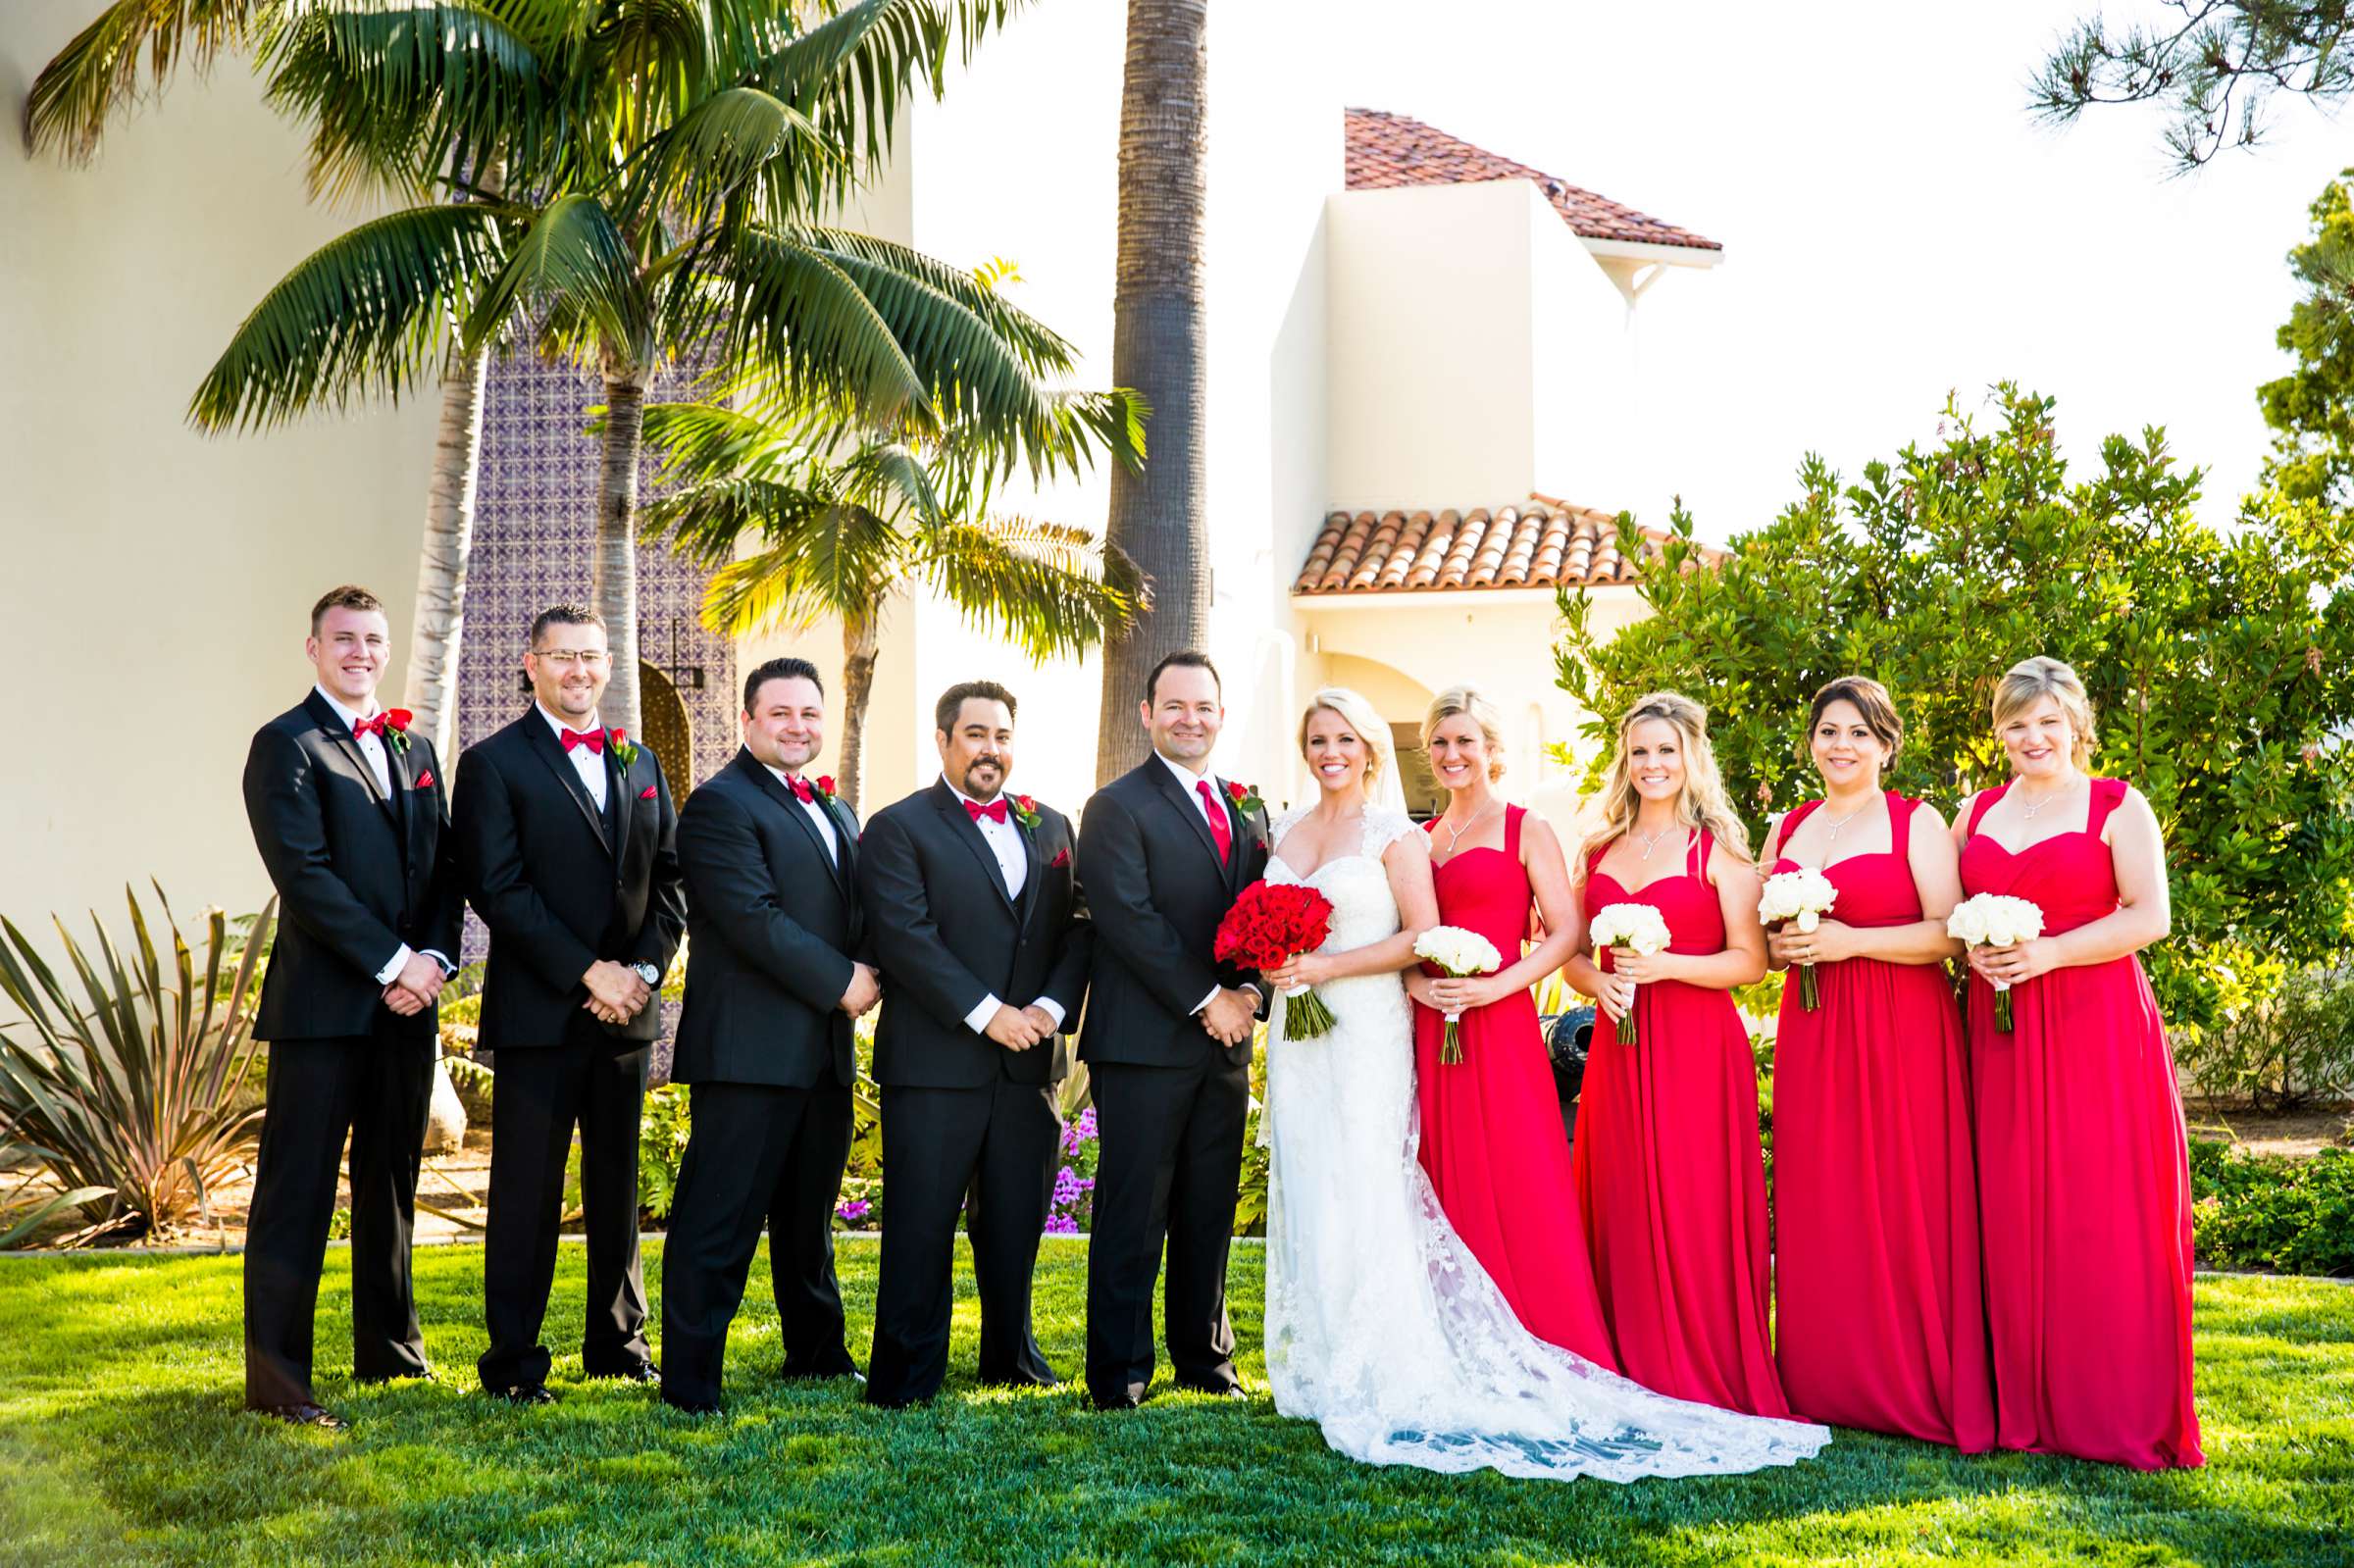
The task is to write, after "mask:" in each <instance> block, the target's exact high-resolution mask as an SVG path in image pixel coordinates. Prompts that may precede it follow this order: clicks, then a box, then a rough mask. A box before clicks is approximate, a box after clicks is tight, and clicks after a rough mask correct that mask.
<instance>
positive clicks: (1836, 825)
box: [1822, 800, 1871, 859]
mask: <svg viewBox="0 0 2354 1568" xmlns="http://www.w3.org/2000/svg"><path fill="white" fill-rule="evenodd" d="M1870 804H1871V802H1870V801H1868V800H1867V801H1865V802H1864V805H1862V806H1858V807H1857V808H1856V809H1855V810H1853V811H1851V812H1849V813H1848V814H1847V815H1846V816H1844V817H1841V818H1839V819H1838V820H1836V821H1826V822H1824V823H1823V825H1822V826H1823V828H1824V830H1825V832H1824V834H1823V839H1822V847H1823V849H1824V851H1825V858H1826V859H1827V858H1828V851H1829V850H1830V847H1831V845H1832V844H1833V843H1835V842H1837V841H1838V838H1839V830H1840V829H1842V828H1844V827H1846V826H1847V825H1848V824H1849V823H1851V822H1853V821H1855V820H1856V819H1857V818H1858V817H1860V816H1862V815H1863V814H1864V810H1865V807H1866V806H1869V805H1870Z"/></svg>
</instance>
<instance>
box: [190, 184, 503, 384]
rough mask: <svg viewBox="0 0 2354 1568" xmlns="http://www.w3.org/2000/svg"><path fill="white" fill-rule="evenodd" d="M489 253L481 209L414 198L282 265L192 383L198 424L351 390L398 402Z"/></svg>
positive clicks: (432, 355) (442, 345)
mask: <svg viewBox="0 0 2354 1568" xmlns="http://www.w3.org/2000/svg"><path fill="white" fill-rule="evenodd" d="M496 260H497V234H496V230H495V228H494V220H493V216H492V214H491V213H490V211H489V210H488V209H486V208H483V207H479V206H452V207H419V208H413V209H411V210H409V211H406V212H397V213H392V214H389V215H388V216H386V217H384V218H379V219H377V220H375V221H374V222H373V223H366V224H362V225H361V226H359V227H358V228H354V229H352V230H351V231H350V232H349V233H347V234H344V235H342V236H340V237H339V238H336V239H334V240H332V241H330V242H329V243H328V244H327V245H325V246H323V247H321V248H320V249H319V250H317V251H316V252H314V253H313V254H312V255H311V256H309V257H308V258H307V259H305V260H304V261H303V262H301V263H300V264H299V265H298V266H296V267H295V269H294V270H293V271H292V272H291V273H288V274H287V275H286V277H285V279H284V280H283V281H281V283H280V284H279V285H278V286H277V287H276V288H273V289H272V290H271V291H270V292H269V293H268V294H267V295H265V296H263V299H262V302H261V303H260V304H259V305H256V306H255V307H254V309H253V314H251V315H250V316H248V317H246V318H245V321H244V323H243V324H242V325H241V326H239V327H238V329H237V331H236V335H235V336H233V337H232V338H230V344H229V347H228V348H227V349H226V350H224V351H223V353H222V355H221V358H220V360H219V361H218V362H216V363H215V364H214V366H213V368H212V370H211V371H210V372H208V373H207V374H206V376H205V378H204V382H203V384H202V385H201V386H199V387H198V388H197V389H196V395H195V398H194V399H193V401H192V402H191V403H190V405H189V410H188V417H189V418H190V419H191V420H193V421H194V422H195V423H196V424H197V425H198V426H199V427H200V428H202V429H205V430H228V429H230V428H233V427H253V426H267V425H272V424H277V423H279V422H281V421H283V420H287V419H291V418H293V417H294V416H296V415H298V414H302V413H305V412H307V411H309V410H311V409H314V408H318V407H322V406H325V407H331V408H335V409H342V408H344V407H347V406H348V405H349V404H350V402H351V400H352V399H353V398H355V397H360V396H365V395H373V394H379V393H381V394H383V395H384V396H387V397H390V398H392V399H393V400H394V401H398V400H399V398H400V397H401V396H402V394H403V393H405V392H407V391H408V390H409V389H410V388H412V387H413V386H415V385H416V384H417V383H418V382H419V381H421V380H426V379H431V378H434V377H435V376H437V375H438V373H439V372H440V369H441V366H442V363H443V360H444V358H445V357H446V354H447V350H448V348H449V345H450V342H451V339H452V336H453V333H454V330H455V328H456V323H457V319H458V317H459V314H460V311H461V307H462V306H463V305H464V303H465V301H466V299H467V298H468V297H469V296H470V295H471V294H472V293H473V292H474V290H475V289H476V288H477V287H478V286H480V284H481V283H482V282H483V281H484V280H485V279H486V278H488V276H489V275H490V273H491V270H492V269H493V267H494V266H495V264H496Z"/></svg>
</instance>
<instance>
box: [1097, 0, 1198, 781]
mask: <svg viewBox="0 0 2354 1568" xmlns="http://www.w3.org/2000/svg"><path fill="white" fill-rule="evenodd" d="M1208 20H1209V0H1129V3H1128V56H1127V65H1126V69H1125V72H1124V74H1123V76H1122V84H1121V101H1120V219H1119V223H1120V234H1119V260H1118V274H1117V279H1116V282H1115V284H1114V287H1113V292H1112V307H1111V308H1112V335H1111V379H1112V384H1114V385H1116V386H1131V387H1134V388H1135V389H1136V390H1137V391H1139V392H1141V393H1142V394H1144V397H1145V400H1146V402H1147V404H1148V405H1150V406H1151V410H1152V424H1151V456H1150V457H1149V458H1148V459H1147V460H1146V463H1145V465H1144V468H1143V470H1142V471H1141V472H1139V473H1136V474H1131V473H1129V472H1128V471H1127V470H1126V469H1125V468H1119V467H1115V468H1114V469H1113V470H1112V474H1111V515H1110V526H1109V528H1108V529H1107V533H1108V536H1109V537H1110V540H1111V542H1112V543H1114V544H1116V545H1118V546H1119V547H1120V548H1121V549H1124V550H1126V551H1127V552H1128V554H1129V555H1130V556H1131V557H1132V558H1134V560H1135V561H1136V563H1137V565H1138V566H1139V567H1141V568H1143V569H1144V572H1145V575H1146V577H1147V578H1148V579H1149V580H1150V581H1151V584H1152V607H1151V610H1149V611H1147V612H1146V613H1145V614H1144V615H1142V616H1140V617H1139V618H1138V620H1137V624H1136V626H1135V628H1134V630H1132V631H1131V632H1129V633H1128V635H1127V636H1125V637H1123V638H1121V639H1120V640H1119V641H1117V642H1115V643H1113V644H1111V645H1110V646H1109V647H1108V648H1107V649H1105V655H1104V660H1103V703H1102V710H1101V720H1100V728H1099V730H1098V732H1097V737H1096V782H1097V783H1098V784H1108V783H1109V782H1110V781H1111V780H1112V779H1113V778H1115V777H1117V776H1118V775H1120V774H1122V773H1125V772H1126V771H1127V770H1128V769H1130V768H1132V767H1134V766H1135V765H1136V764H1137V763H1139V762H1141V761H1143V760H1144V755H1145V750H1146V745H1147V742H1146V739H1145V735H1144V733H1143V731H1142V730H1141V729H1139V727H1138V725H1137V722H1136V704H1137V702H1138V700H1139V699H1141V698H1142V697H1143V696H1144V694H1145V691H1144V685H1145V677H1146V675H1147V674H1148V673H1149V672H1150V671H1151V668H1152V666H1153V665H1155V664H1157V663H1159V662H1160V660H1161V658H1162V657H1163V656H1164V655H1166V654H1170V653H1174V652H1176V651H1177V650H1178V649H1180V648H1198V647H1200V646H1201V645H1202V644H1203V642H1204V641H1206V640H1207V636H1208V631H1209V555H1208V520H1207V515H1206V508H1207V504H1208V498H1207V490H1206V483H1205V479H1204V470H1203V376H1204V370H1205V363H1206V347H1207V331H1208V329H1207V322H1206V318H1205V315H1204V311H1203V264H1202V251H1203V206H1204V203H1205V190H1206V180H1205V166H1206V161H1207V157H1206V154H1207V146H1208V142H1207V137H1206V134H1205V132H1204V128H1203V126H1204V121H1205V119H1206V111H1207V107H1208V106H1207V93H1208V66H1209V56H1208V51H1207V47H1206V33H1207V25H1208Z"/></svg>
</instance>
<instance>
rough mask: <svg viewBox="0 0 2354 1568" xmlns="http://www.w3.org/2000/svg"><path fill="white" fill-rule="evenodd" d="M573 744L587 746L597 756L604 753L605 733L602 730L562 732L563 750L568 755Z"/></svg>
mask: <svg viewBox="0 0 2354 1568" xmlns="http://www.w3.org/2000/svg"><path fill="white" fill-rule="evenodd" d="M575 746H587V747H588V749H589V750H590V751H593V752H595V753H596V754H597V755H598V756H600V757H601V756H603V755H604V754H605V733H604V732H603V731H602V730H567V731H565V732H564V750H565V754H566V755H570V754H571V752H572V748H573V747H575Z"/></svg>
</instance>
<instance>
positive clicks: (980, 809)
mask: <svg viewBox="0 0 2354 1568" xmlns="http://www.w3.org/2000/svg"><path fill="white" fill-rule="evenodd" d="M964 814H965V815H966V816H968V817H970V818H972V819H973V821H975V822H979V821H981V820H982V819H983V818H985V817H986V818H987V819H989V820H990V821H991V822H1003V821H1004V820H1005V802H1004V801H1002V800H993V801H991V802H990V803H989V804H988V805H986V806H985V805H983V804H981V802H980V801H978V800H968V801H966V802H965V803H964Z"/></svg>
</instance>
